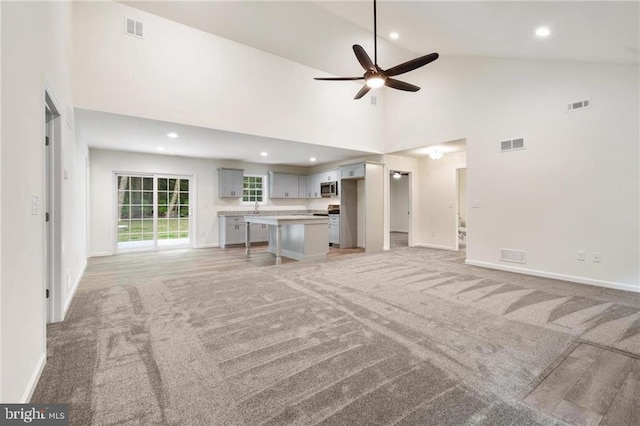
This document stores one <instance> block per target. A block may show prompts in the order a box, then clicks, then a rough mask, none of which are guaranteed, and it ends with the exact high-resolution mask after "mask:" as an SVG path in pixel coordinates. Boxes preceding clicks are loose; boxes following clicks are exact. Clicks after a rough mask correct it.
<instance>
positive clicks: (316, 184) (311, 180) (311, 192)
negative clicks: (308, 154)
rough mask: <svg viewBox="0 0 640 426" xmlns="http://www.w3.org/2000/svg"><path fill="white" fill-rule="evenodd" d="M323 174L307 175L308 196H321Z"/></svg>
mask: <svg viewBox="0 0 640 426" xmlns="http://www.w3.org/2000/svg"><path fill="white" fill-rule="evenodd" d="M323 174H324V173H322V174H319V173H316V174H315V175H309V176H307V194H308V198H321V197H322V195H321V194H320V179H321V178H322V175H323Z"/></svg>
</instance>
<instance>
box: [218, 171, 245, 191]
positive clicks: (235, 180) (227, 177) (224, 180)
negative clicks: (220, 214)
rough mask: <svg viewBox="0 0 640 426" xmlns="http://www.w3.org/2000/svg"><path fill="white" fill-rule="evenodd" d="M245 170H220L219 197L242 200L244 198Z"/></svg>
mask: <svg viewBox="0 0 640 426" xmlns="http://www.w3.org/2000/svg"><path fill="white" fill-rule="evenodd" d="M243 179H244V170H242V169H218V183H219V187H218V197H220V198H240V197H242V181H243Z"/></svg>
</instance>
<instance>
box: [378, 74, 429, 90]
mask: <svg viewBox="0 0 640 426" xmlns="http://www.w3.org/2000/svg"><path fill="white" fill-rule="evenodd" d="M384 85H385V86H388V87H391V88H392V89H398V90H404V91H405V92H417V91H418V90H420V88H419V87H418V86H415V85H413V84H410V83H405V82H404V81H400V80H396V79H395V78H389V77H387V79H386V80H385V81H384Z"/></svg>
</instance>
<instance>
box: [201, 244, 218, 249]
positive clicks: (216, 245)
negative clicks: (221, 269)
mask: <svg viewBox="0 0 640 426" xmlns="http://www.w3.org/2000/svg"><path fill="white" fill-rule="evenodd" d="M196 248H220V244H198V245H197V246H196Z"/></svg>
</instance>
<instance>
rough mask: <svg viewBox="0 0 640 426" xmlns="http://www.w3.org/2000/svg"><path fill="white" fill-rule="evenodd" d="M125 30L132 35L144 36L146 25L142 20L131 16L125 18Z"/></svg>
mask: <svg viewBox="0 0 640 426" xmlns="http://www.w3.org/2000/svg"><path fill="white" fill-rule="evenodd" d="M124 32H125V34H127V35H130V36H134V37H140V38H143V37H144V26H143V24H142V22H140V21H136V20H133V19H131V18H124Z"/></svg>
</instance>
